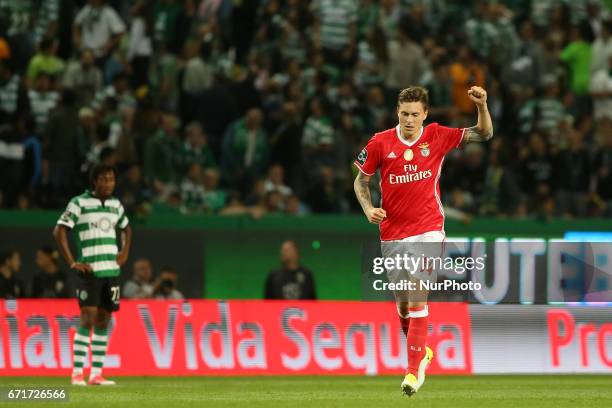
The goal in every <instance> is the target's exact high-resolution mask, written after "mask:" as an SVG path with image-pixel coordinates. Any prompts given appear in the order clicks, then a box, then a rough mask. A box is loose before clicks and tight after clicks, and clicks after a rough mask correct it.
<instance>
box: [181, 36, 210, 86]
mask: <svg viewBox="0 0 612 408" xmlns="http://www.w3.org/2000/svg"><path fill="white" fill-rule="evenodd" d="M185 58H186V62H185V68H184V69H183V82H182V87H181V88H182V90H183V91H184V92H186V93H187V94H189V95H192V96H195V95H196V94H198V93H200V92H203V91H205V90H207V89H209V88H210V87H211V86H212V85H213V81H214V79H215V77H214V75H215V73H214V69H213V67H212V66H211V65H210V64H208V63H206V62H205V61H204V59H202V56H201V53H200V44H199V43H198V42H195V41H188V42H187V44H185Z"/></svg>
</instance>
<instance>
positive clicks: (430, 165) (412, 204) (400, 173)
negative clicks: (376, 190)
mask: <svg viewBox="0 0 612 408" xmlns="http://www.w3.org/2000/svg"><path fill="white" fill-rule="evenodd" d="M463 133H464V129H458V128H448V127H444V126H440V125H438V124H437V123H432V124H430V125H428V126H425V127H423V128H421V134H420V135H419V137H418V138H417V139H416V140H415V141H414V142H412V143H409V142H408V141H406V140H404V139H402V138H401V136H400V128H399V125H398V126H397V127H395V128H393V129H389V130H385V131H384V132H380V133H376V134H375V135H374V136H373V137H372V138H371V139H370V140H369V141H368V144H367V145H366V147H365V148H364V149H363V150H362V151H361V153H359V156H357V159H356V160H355V165H356V166H357V167H358V168H359V170H360V171H361V172H362V173H363V174H365V175H368V176H372V175H374V173H376V171H377V170H378V169H380V176H381V185H380V188H381V192H382V205H381V206H382V208H383V209H384V210H385V211H386V212H387V217H386V218H385V219H384V220H383V221H382V222H381V224H380V239H381V240H382V241H391V240H399V239H403V238H406V237H411V236H414V235H419V234H422V233H425V232H428V231H442V232H444V209H443V207H442V202H441V201H440V172H441V170H442V163H443V162H444V156H445V155H446V153H448V152H449V151H450V150H452V149H454V148H456V147H459V144H460V143H461V140H462V139H463Z"/></svg>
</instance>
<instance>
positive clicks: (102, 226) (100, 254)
mask: <svg viewBox="0 0 612 408" xmlns="http://www.w3.org/2000/svg"><path fill="white" fill-rule="evenodd" d="M116 179H117V170H116V169H115V168H114V167H112V166H106V165H97V166H95V167H94V168H93V169H92V172H91V177H90V183H91V187H92V190H86V191H85V192H84V193H83V194H81V195H79V196H76V197H74V198H73V199H72V200H70V202H69V203H68V206H67V207H66V210H65V211H64V213H63V214H62V215H61V217H60V218H59V220H58V221H57V225H56V226H55V229H54V230H53V236H54V237H55V241H56V242H57V245H58V246H59V249H60V251H61V253H62V256H63V257H64V259H65V260H66V263H67V264H68V265H70V269H73V270H75V271H76V273H77V291H76V294H77V299H78V301H79V307H80V309H81V324H80V327H79V328H78V330H77V332H76V334H75V336H74V346H73V357H74V365H73V370H72V384H73V385H86V384H90V385H114V384H115V382H114V381H110V380H107V379H105V378H104V377H103V376H102V366H103V365H104V356H105V355H106V347H107V344H108V335H107V327H108V323H109V322H110V319H111V313H112V312H116V311H117V310H119V297H120V293H119V273H120V269H119V268H120V267H121V266H122V265H123V264H124V263H125V261H126V260H127V258H128V253H129V250H130V243H131V237H132V230H131V228H130V226H129V225H128V218H127V216H126V214H125V210H124V208H123V206H122V205H121V203H120V202H119V200H117V199H116V198H114V197H113V196H112V194H113V191H114V189H115V183H116ZM117 228H119V229H120V231H121V249H119V247H118V245H117V234H116V229H117ZM69 230H72V232H73V237H74V241H75V243H76V246H77V256H76V257H74V256H73V254H72V251H71V250H70V246H69V245H68V231H69ZM92 331H93V333H91V332H92ZM90 335H91V342H90ZM90 344H91V355H92V359H91V360H92V363H91V372H90V374H89V381H88V382H87V383H86V382H85V377H84V374H83V365H84V363H85V357H86V353H87V350H88V349H89V347H90Z"/></svg>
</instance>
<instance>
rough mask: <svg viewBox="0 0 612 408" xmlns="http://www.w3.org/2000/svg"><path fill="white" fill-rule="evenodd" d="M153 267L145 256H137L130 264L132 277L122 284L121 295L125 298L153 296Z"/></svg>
mask: <svg viewBox="0 0 612 408" xmlns="http://www.w3.org/2000/svg"><path fill="white" fill-rule="evenodd" d="M152 282H153V268H152V267H151V261H149V260H148V259H147V258H139V259H137V260H136V261H134V265H133V266H132V278H131V279H130V280H128V281H126V282H125V283H124V284H123V289H122V290H121V296H122V297H124V298H126V299H150V298H152V297H153V289H154V288H153V283H152Z"/></svg>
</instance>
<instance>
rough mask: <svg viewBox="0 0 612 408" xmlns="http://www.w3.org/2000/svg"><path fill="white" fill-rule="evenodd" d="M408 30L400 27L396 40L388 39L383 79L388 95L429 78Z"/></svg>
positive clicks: (422, 58)
mask: <svg viewBox="0 0 612 408" xmlns="http://www.w3.org/2000/svg"><path fill="white" fill-rule="evenodd" d="M408 30H409V29H408V28H407V27H406V26H404V25H400V27H399V29H398V30H397V38H389V43H388V45H387V49H388V54H389V62H388V64H387V74H386V79H385V86H386V87H387V90H388V92H389V93H393V94H397V90H398V89H403V88H405V87H406V86H407V85H406V84H425V83H427V81H428V79H429V78H428V77H429V76H431V71H430V68H429V61H428V60H427V57H426V56H425V54H423V49H422V48H421V46H420V45H419V44H417V43H416V42H414V40H413V39H412V38H410V36H409V33H408ZM464 93H465V92H464Z"/></svg>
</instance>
